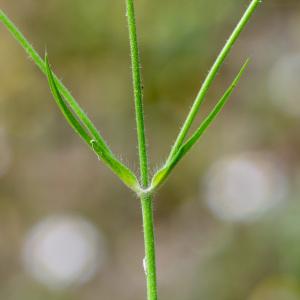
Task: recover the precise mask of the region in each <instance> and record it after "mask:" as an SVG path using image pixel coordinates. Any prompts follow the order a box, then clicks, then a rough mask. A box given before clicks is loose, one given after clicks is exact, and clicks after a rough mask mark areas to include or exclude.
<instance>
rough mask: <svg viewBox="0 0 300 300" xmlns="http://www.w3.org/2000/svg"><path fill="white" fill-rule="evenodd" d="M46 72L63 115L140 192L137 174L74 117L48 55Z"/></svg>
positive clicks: (112, 167) (97, 152)
mask: <svg viewBox="0 0 300 300" xmlns="http://www.w3.org/2000/svg"><path fill="white" fill-rule="evenodd" d="M45 64H46V72H47V77H48V82H49V86H50V89H51V92H52V94H53V97H54V99H55V102H56V103H57V105H58V107H59V108H60V110H61V111H62V113H63V115H64V116H65V118H66V119H67V121H68V122H69V124H70V125H71V126H72V128H73V129H74V130H75V132H76V133H78V134H79V135H80V136H81V138H82V139H83V140H84V141H85V142H86V143H87V144H88V145H89V147H90V148H91V149H92V150H93V151H94V152H95V153H96V154H97V156H98V158H101V159H102V160H103V161H104V162H105V164H106V165H107V166H108V167H110V169H111V170H112V171H113V172H114V173H115V174H116V175H117V176H118V177H119V178H120V179H121V180H122V181H123V182H124V183H125V184H126V185H127V186H128V187H129V188H130V189H132V190H133V191H135V192H139V183H138V180H137V178H136V176H135V175H134V174H133V172H132V171H131V170H130V169H128V168H127V167H126V166H125V165H123V164H122V163H121V162H120V161H119V160H117V159H116V158H115V157H114V156H113V154H112V153H111V152H110V151H108V150H107V148H106V147H103V145H102V144H100V143H99V142H98V141H96V140H95V139H93V138H92V137H91V136H90V135H89V133H88V132H86V130H85V128H84V127H83V126H82V125H81V123H80V122H79V121H78V120H77V119H76V118H75V117H74V115H73V113H72V112H71V111H70V109H69V108H68V106H67V105H66V103H65V102H64V100H63V97H62V95H61V94H60V92H59V90H58V87H57V85H56V82H55V79H54V76H53V73H52V71H51V68H50V65H49V61H48V57H47V55H46V57H45Z"/></svg>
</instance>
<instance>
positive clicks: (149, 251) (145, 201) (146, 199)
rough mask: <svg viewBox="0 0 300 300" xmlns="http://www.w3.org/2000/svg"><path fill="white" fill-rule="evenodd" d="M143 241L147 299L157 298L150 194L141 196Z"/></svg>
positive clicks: (154, 299)
mask: <svg viewBox="0 0 300 300" xmlns="http://www.w3.org/2000/svg"><path fill="white" fill-rule="evenodd" d="M141 204H142V213H143V226H144V242H145V254H146V255H145V260H144V268H145V274H146V278H147V295H148V300H157V279H156V262H155V261H156V259H155V237H154V227H153V208H152V196H151V195H144V196H141Z"/></svg>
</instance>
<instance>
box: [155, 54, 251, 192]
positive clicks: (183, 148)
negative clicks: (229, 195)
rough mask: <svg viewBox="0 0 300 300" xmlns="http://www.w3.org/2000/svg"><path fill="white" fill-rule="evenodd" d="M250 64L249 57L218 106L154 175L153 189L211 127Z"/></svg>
mask: <svg viewBox="0 0 300 300" xmlns="http://www.w3.org/2000/svg"><path fill="white" fill-rule="evenodd" d="M248 64H249V59H248V60H247V61H246V62H245V64H244V65H243V66H242V68H241V70H240V71H239V73H238V75H237V76H236V77H235V79H234V81H233V82H232V84H231V85H230V87H229V88H228V89H227V90H226V92H225V93H224V95H223V96H222V98H221V99H220V100H219V101H218V103H217V104H216V106H215V107H214V108H213V110H212V111H211V113H210V114H209V115H208V116H207V117H206V119H205V120H204V121H203V122H202V123H201V125H200V126H199V127H198V129H197V130H196V131H195V133H194V134H193V135H192V136H191V138H190V139H189V140H188V141H187V142H186V143H184V144H183V145H182V146H181V147H180V148H179V150H178V151H177V152H176V153H175V154H174V155H173V157H172V159H171V160H168V161H167V162H166V164H165V165H164V167H163V168H161V169H160V170H159V171H158V172H157V173H156V174H155V175H154V176H153V179H152V182H151V189H152V190H155V189H157V188H158V187H159V186H160V185H162V184H163V182H164V181H165V180H166V178H167V177H168V176H169V174H170V173H171V171H172V170H173V169H174V167H175V166H176V165H177V163H178V162H179V161H180V160H181V159H182V158H183V157H184V155H185V154H186V153H187V152H188V151H189V150H190V149H191V148H192V147H193V146H194V145H195V144H196V142H197V141H198V140H199V139H200V137H201V136H202V135H203V133H204V132H205V130H206V129H207V128H208V127H209V125H210V124H212V123H213V121H214V120H215V118H216V117H217V115H218V114H219V112H220V111H221V110H222V108H223V107H224V105H225V104H226V103H227V101H228V99H229V98H230V96H231V94H232V93H233V91H234V89H235V87H236V86H237V84H238V82H239V80H240V79H241V77H242V75H243V73H244V71H245V69H246V67H247V65H248Z"/></svg>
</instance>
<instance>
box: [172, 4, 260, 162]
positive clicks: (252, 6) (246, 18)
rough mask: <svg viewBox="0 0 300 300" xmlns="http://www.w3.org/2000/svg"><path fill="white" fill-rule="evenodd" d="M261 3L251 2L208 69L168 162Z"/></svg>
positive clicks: (183, 138)
mask: <svg viewBox="0 0 300 300" xmlns="http://www.w3.org/2000/svg"><path fill="white" fill-rule="evenodd" d="M260 2H261V0H252V1H251V3H250V5H249V7H248V8H247V10H246V12H245V13H244V15H243V16H242V18H241V20H240V21H239V23H238V24H237V26H236V27H235V29H234V31H233V32H232V34H231V36H230V37H229V39H228V40H227V42H226V44H225V46H224V47H223V49H222V50H221V52H220V54H219V55H218V57H217V59H216V61H215V63H214V64H213V66H212V68H211V69H210V71H209V73H208V75H207V77H206V79H205V80H204V82H203V84H202V86H201V88H200V91H199V93H198V95H197V97H196V99H195V101H194V104H193V106H192V108H191V110H190V112H189V114H188V116H187V118H186V120H185V122H184V124H183V126H182V128H181V130H180V132H179V135H178V137H177V139H176V141H175V143H174V145H173V147H172V149H171V153H170V155H169V157H168V161H170V160H171V159H172V157H173V156H174V155H175V154H176V152H177V151H178V150H179V148H180V146H181V145H182V144H183V142H184V140H185V138H186V135H187V133H188V131H189V129H190V128H191V126H192V123H193V121H194V119H195V117H196V115H197V113H198V111H199V108H200V106H201V104H202V102H203V100H204V98H205V96H206V94H207V92H208V90H209V88H210V86H211V84H212V83H213V81H214V80H215V78H216V76H217V74H218V71H219V70H220V68H221V66H222V64H223V62H224V60H225V59H226V57H227V56H228V54H229V52H230V50H231V48H232V46H233V45H234V44H235V42H236V40H237V39H238V37H239V36H240V34H241V32H242V31H243V29H244V28H245V26H246V25H247V23H248V21H249V20H250V18H251V16H252V15H253V13H254V11H255V9H256V8H257V6H258V4H259V3H260Z"/></svg>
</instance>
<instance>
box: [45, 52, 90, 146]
mask: <svg viewBox="0 0 300 300" xmlns="http://www.w3.org/2000/svg"><path fill="white" fill-rule="evenodd" d="M45 63H46V71H47V77H48V82H49V86H50V89H51V92H52V95H53V97H54V100H55V102H56V104H57V105H58V107H59V108H60V110H61V112H62V113H63V115H64V116H65V118H66V120H67V121H68V122H69V124H70V125H71V127H72V128H73V129H74V130H75V132H76V133H78V134H79V135H80V136H81V137H82V138H83V140H84V141H85V142H87V143H88V144H90V140H91V139H92V138H91V137H90V135H89V134H88V133H87V132H86V131H85V129H84V128H83V127H82V125H81V124H80V123H79V121H78V120H77V119H76V118H75V117H74V115H73V113H72V112H71V111H70V110H69V108H68V106H67V105H66V103H65V102H64V100H63V98H62V96H61V94H60V92H59V90H58V87H57V86H56V83H55V79H54V77H53V73H52V71H51V68H50V65H49V61H48V56H47V55H45Z"/></svg>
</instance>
